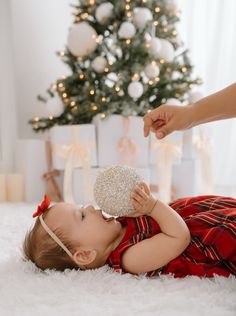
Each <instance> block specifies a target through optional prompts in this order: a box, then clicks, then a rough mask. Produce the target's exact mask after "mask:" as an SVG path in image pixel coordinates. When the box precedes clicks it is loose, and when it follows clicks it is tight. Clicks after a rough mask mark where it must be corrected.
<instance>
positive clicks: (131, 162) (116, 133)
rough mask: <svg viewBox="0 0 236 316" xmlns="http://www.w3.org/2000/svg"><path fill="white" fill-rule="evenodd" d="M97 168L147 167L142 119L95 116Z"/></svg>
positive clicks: (146, 146) (147, 154)
mask: <svg viewBox="0 0 236 316" xmlns="http://www.w3.org/2000/svg"><path fill="white" fill-rule="evenodd" d="M93 122H94V124H95V126H96V130H97V146H98V166H99V167H107V166H110V165H116V164H122V165H128V166H131V167H137V168H143V167H144V168H145V167H147V166H148V157H149V152H148V146H149V138H145V137H144V136H143V119H142V118H141V117H137V116H129V117H123V116H122V115H116V114H114V115H110V116H109V117H107V118H105V119H102V118H101V115H100V114H99V115H96V116H95V117H94V119H93Z"/></svg>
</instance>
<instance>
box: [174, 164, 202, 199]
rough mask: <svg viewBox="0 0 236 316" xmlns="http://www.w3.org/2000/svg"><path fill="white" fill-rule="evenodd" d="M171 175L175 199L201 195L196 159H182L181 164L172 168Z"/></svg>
mask: <svg viewBox="0 0 236 316" xmlns="http://www.w3.org/2000/svg"><path fill="white" fill-rule="evenodd" d="M172 175H173V177H172V184H173V186H174V188H175V194H176V198H183V197H188V196H195V195H199V194H201V184H202V174H201V164H200V161H199V160H198V159H183V160H182V161H181V164H178V165H174V166H173V174H172Z"/></svg>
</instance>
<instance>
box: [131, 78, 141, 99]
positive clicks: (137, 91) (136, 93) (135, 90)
mask: <svg viewBox="0 0 236 316" xmlns="http://www.w3.org/2000/svg"><path fill="white" fill-rule="evenodd" d="M128 94H129V96H130V97H131V98H133V99H138V98H140V97H141V95H142V94H143V85H142V83H141V82H139V81H132V82H131V83H130V84H129V85H128Z"/></svg>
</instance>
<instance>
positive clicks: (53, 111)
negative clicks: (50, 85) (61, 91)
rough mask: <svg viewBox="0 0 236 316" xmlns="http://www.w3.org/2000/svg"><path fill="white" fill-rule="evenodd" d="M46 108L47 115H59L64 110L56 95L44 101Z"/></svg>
mask: <svg viewBox="0 0 236 316" xmlns="http://www.w3.org/2000/svg"><path fill="white" fill-rule="evenodd" d="M46 110H47V114H48V115H51V116H55V117H57V116H60V115H61V114H62V113H63V111H64V105H63V103H62V100H61V99H60V98H59V97H58V96H55V97H53V98H51V99H49V100H48V101H47V103H46Z"/></svg>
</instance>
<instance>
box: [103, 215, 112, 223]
mask: <svg viewBox="0 0 236 316" xmlns="http://www.w3.org/2000/svg"><path fill="white" fill-rule="evenodd" d="M102 217H103V219H104V220H105V221H106V222H111V221H113V220H114V219H115V217H113V216H110V217H108V216H106V215H104V214H102Z"/></svg>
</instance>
